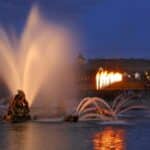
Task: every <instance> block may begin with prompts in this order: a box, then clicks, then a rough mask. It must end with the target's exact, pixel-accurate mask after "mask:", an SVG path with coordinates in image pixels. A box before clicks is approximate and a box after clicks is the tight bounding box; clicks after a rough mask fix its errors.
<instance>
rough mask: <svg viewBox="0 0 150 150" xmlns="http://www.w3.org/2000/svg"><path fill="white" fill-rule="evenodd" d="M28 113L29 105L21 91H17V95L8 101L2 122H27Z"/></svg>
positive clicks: (28, 118)
mask: <svg viewBox="0 0 150 150" xmlns="http://www.w3.org/2000/svg"><path fill="white" fill-rule="evenodd" d="M29 112H30V110H29V105H28V102H27V100H26V97H25V94H24V92H23V91H22V90H18V93H17V94H16V95H15V96H14V97H13V99H12V100H10V103H9V107H8V110H7V114H6V115H5V116H4V120H5V121H9V122H23V121H27V120H30V114H29Z"/></svg>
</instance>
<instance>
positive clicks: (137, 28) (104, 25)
mask: <svg viewBox="0 0 150 150" xmlns="http://www.w3.org/2000/svg"><path fill="white" fill-rule="evenodd" d="M33 4H36V5H38V6H39V8H40V9H41V11H42V13H43V14H44V16H45V17H47V19H48V20H50V21H51V20H52V21H56V22H58V23H62V24H66V25H67V26H69V27H70V28H72V30H73V31H75V32H76V33H78V35H79V36H81V37H80V38H81V42H80V44H81V45H82V46H81V49H80V51H81V52H82V53H83V54H84V55H86V56H87V57H103V58H107V57H117V58H120V57H128V58H135V57H136V58H137V57H138V58H148V59H150V0H0V24H1V25H2V26H4V27H5V28H14V29H15V30H16V31H17V32H18V33H19V32H20V31H21V30H22V29H23V26H24V24H25V21H26V19H27V16H28V13H29V10H30V9H31V7H32V6H33ZM80 38H79V39H80Z"/></svg>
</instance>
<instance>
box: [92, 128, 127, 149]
mask: <svg viewBox="0 0 150 150" xmlns="http://www.w3.org/2000/svg"><path fill="white" fill-rule="evenodd" d="M93 144H94V150H125V149H126V147H125V130H124V129H118V128H112V127H107V128H105V129H104V130H103V131H102V132H99V133H97V134H96V135H95V137H94V139H93Z"/></svg>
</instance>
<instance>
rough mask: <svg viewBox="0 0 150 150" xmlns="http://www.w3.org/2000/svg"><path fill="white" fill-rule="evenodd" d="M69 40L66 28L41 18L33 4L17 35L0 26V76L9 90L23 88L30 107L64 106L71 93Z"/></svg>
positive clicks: (44, 109)
mask: <svg viewBox="0 0 150 150" xmlns="http://www.w3.org/2000/svg"><path fill="white" fill-rule="evenodd" d="M73 41H74V40H73V37H72V35H71V33H70V32H68V30H67V29H65V28H64V27H60V26H58V25H57V24H52V23H49V22H47V21H46V20H44V19H43V16H41V15H40V13H39V11H38V8H37V7H33V8H32V10H31V12H30V14H29V17H28V21H27V23H26V25H25V27H24V30H23V32H22V34H21V36H20V37H19V38H18V37H17V36H15V35H14V34H10V33H9V32H6V31H5V30H4V29H3V28H0V77H1V79H3V81H4V82H5V83H6V85H7V87H8V89H9V91H10V93H11V94H12V95H13V94H14V93H16V91H17V90H18V89H21V90H23V91H24V93H25V94H26V98H27V100H28V103H29V105H30V107H31V106H35V105H36V106H37V105H38V107H40V110H43V111H47V110H49V112H50V110H52V109H50V107H52V106H54V107H57V106H58V107H65V105H66V103H67V102H66V101H65V100H67V99H69V98H70V97H71V96H72V95H74V94H75V92H74V91H75V87H74V85H75V84H74V79H75V78H74V77H75V69H74V67H73V65H70V64H71V63H72V58H73V53H72V50H73V48H75V47H76V46H75V44H73ZM35 99H36V101H35ZM60 99H61V100H60ZM62 109H63V108H62ZM64 109H65V108H64ZM47 112H48V111H47Z"/></svg>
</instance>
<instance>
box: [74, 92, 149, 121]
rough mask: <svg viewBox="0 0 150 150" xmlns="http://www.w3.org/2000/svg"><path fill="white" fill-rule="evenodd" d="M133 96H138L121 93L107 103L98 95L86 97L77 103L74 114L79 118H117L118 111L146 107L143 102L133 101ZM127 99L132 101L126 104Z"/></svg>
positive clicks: (122, 111)
mask: <svg viewBox="0 0 150 150" xmlns="http://www.w3.org/2000/svg"><path fill="white" fill-rule="evenodd" d="M135 98H139V96H137V95H123V94H121V95H118V96H117V97H116V98H115V99H114V101H113V102H112V104H109V103H107V102H106V101H105V100H104V99H101V98H98V97H91V98H90V97H87V98H84V99H83V100H82V101H81V102H80V103H79V105H78V106H77V109H76V111H75V113H74V114H76V115H78V117H79V120H84V119H86V118H89V119H93V118H95V119H96V118H99V119H100V120H117V118H118V116H119V114H120V113H125V112H127V111H130V110H132V109H148V107H146V106H144V105H143V104H137V101H136V102H134V99H135ZM129 100H130V101H133V102H134V103H129V104H128V105H126V104H127V103H128V102H129ZM74 114H72V117H74Z"/></svg>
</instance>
